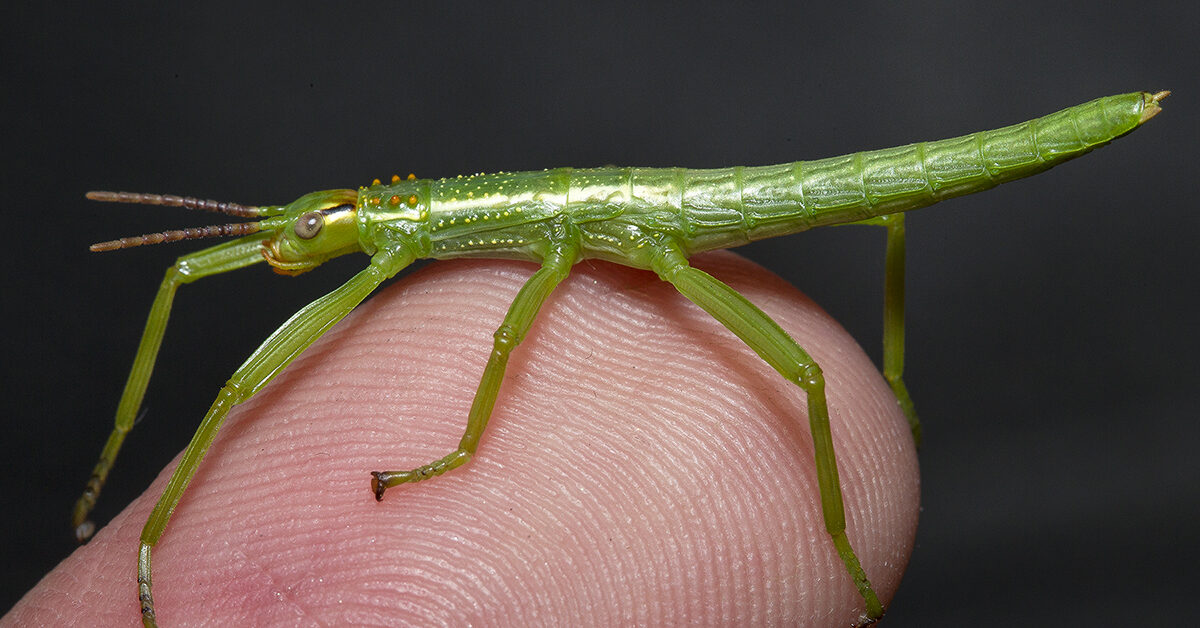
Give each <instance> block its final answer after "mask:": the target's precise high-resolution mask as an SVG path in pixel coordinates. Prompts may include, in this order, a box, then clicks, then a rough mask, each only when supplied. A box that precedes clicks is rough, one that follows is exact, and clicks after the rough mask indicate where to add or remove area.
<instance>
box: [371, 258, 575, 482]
mask: <svg viewBox="0 0 1200 628" xmlns="http://www.w3.org/2000/svg"><path fill="white" fill-rule="evenodd" d="M577 257H578V248H577V247H575V246H574V245H569V246H567V245H564V246H559V247H557V249H556V250H554V251H552V252H551V253H550V254H548V255H547V256H546V258H545V259H544V260H542V267H541V268H540V269H538V271H537V272H535V273H534V274H533V276H532V277H530V278H529V280H528V281H526V282H525V285H524V286H521V290H520V292H518V293H517V296H516V298H515V299H513V302H512V305H511V306H509V309H508V313H507V314H505V316H504V322H502V323H501V324H500V327H499V329H497V330H496V333H495V334H494V337H495V342H494V345H493V348H492V354H491V356H489V357H488V362H487V366H485V367H484V369H483V378H482V379H481V380H480V381H479V388H478V390H477V391H476V392H475V400H474V401H473V402H472V403H471V410H470V413H469V414H468V415H467V429H466V431H465V432H464V433H463V437H462V440H461V441H459V443H458V448H457V449H455V450H454V451H452V452H450V453H449V454H447V455H446V456H444V457H442V458H441V459H439V460H435V461H433V462H430V463H429V464H424V465H421V466H419V467H417V468H415V469H412V470H410V471H373V472H371V476H372V477H371V490H372V491H374V492H375V499H377V500H382V499H383V494H384V492H385V491H387V489H389V488H391V487H393V486H396V485H397V484H404V483H406V482H418V481H420V480H425V479H428V478H431V477H434V476H438V475H441V474H443V473H445V472H447V471H449V470H451V469H454V468H456V467H459V466H462V465H463V464H465V463H466V462H467V461H468V460H470V459H471V456H473V455H475V450H476V448H478V446H479V439H480V438H481V437H482V436H483V430H484V429H485V428H486V427H487V423H488V419H489V418H490V417H491V415H492V408H493V407H494V406H495V405H496V396H497V395H498V394H499V393H500V384H501V383H503V381H504V370H505V368H506V367H507V366H508V357H509V355H510V354H512V351H513V349H515V348H516V346H517V345H518V344H520V343H521V341H522V340H523V339H524V338H525V335H526V334H527V333H528V332H529V328H530V327H531V326H532V325H533V319H534V318H535V317H536V316H537V313H538V310H539V309H541V307H542V304H543V303H545V301H546V298H547V297H549V296H550V293H551V292H553V291H554V288H555V286H557V285H558V284H559V283H560V282H561V281H562V280H563V279H565V278H566V276H567V274H568V273H570V271H571V266H572V265H573V264H574V263H575V260H576V259H577Z"/></svg>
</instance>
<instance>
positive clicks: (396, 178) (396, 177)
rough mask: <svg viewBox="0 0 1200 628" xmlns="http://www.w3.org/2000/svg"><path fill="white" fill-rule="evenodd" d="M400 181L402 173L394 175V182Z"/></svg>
mask: <svg viewBox="0 0 1200 628" xmlns="http://www.w3.org/2000/svg"><path fill="white" fill-rule="evenodd" d="M399 182H400V175H398V174H394V175H392V183H399Z"/></svg>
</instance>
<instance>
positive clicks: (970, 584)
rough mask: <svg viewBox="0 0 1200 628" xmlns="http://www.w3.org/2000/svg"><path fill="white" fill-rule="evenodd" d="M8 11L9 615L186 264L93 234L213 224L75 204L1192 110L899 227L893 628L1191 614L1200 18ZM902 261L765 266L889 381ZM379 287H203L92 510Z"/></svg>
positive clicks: (783, 255) (917, 11) (848, 146)
mask: <svg viewBox="0 0 1200 628" xmlns="http://www.w3.org/2000/svg"><path fill="white" fill-rule="evenodd" d="M14 4H16V3H9V4H8V5H6V6H5V7H4V8H3V9H0V17H2V18H3V19H2V23H3V27H2V28H3V32H4V36H3V37H2V38H0V47H2V49H3V57H2V58H3V70H2V71H3V83H2V84H3V95H2V96H0V99H2V101H3V106H4V111H5V113H6V115H5V125H4V127H5V130H4V140H3V145H4V147H5V150H4V160H5V164H4V167H3V168H2V169H0V177H3V183H4V185H3V188H2V189H3V193H4V195H5V198H4V200H3V201H0V206H2V211H3V214H2V215H3V216H4V217H5V219H6V220H5V221H4V223H3V225H4V230H5V234H4V236H3V242H4V245H5V247H6V248H7V250H8V251H7V254H6V255H5V256H4V260H5V264H4V270H3V277H4V291H3V294H4V297H3V298H4V304H5V305H4V312H5V314H6V319H7V321H8V322H7V325H6V328H5V334H4V346H5V348H4V356H5V359H4V366H3V368H4V378H3V381H4V394H3V396H2V397H0V398H2V400H3V403H4V421H5V423H4V428H3V429H4V437H3V439H2V445H0V454H2V455H0V459H2V460H3V462H2V464H3V473H0V478H2V479H3V482H4V484H3V495H4V501H5V503H6V509H5V513H6V514H4V515H3V517H2V523H0V525H2V526H3V532H4V536H3V543H0V548H2V549H0V552H3V553H2V555H0V564H3V565H4V569H3V571H2V573H3V576H2V578H3V579H2V580H0V610H2V609H5V608H7V607H8V606H10V605H11V604H12V603H14V602H15V601H16V600H17V599H18V597H19V596H20V595H21V594H22V593H23V592H24V591H25V590H26V589H27V588H28V587H30V586H32V585H33V584H34V583H35V582H36V581H37V580H38V578H39V577H40V576H41V575H42V574H44V573H45V572H46V571H47V570H49V569H50V568H51V567H53V566H54V565H55V564H56V563H57V562H58V561H59V560H61V559H62V558H64V557H65V556H67V555H68V554H69V553H70V552H71V551H72V549H73V542H72V539H71V535H70V530H69V525H68V515H69V510H70V507H71V504H72V502H73V500H74V499H75V497H76V496H77V494H78V492H79V490H80V489H81V488H82V486H83V482H84V480H85V479H86V477H87V474H88V471H89V470H90V468H91V465H92V463H93V461H94V457H95V455H96V454H97V452H98V451H99V448H100V445H101V444H102V443H103V440H104V438H105V437H106V435H107V433H108V431H109V428H110V425H111V415H112V411H113V409H114V408H115V405H116V400H117V397H118V395H119V393H120V389H121V386H122V384H123V382H124V378H125V376H126V369H127V368H128V366H129V362H130V359H131V358H132V355H133V351H134V348H135V346H136V343H137V339H138V336H139V334H140V330H141V326H142V324H143V322H144V317H145V314H146V310H147V308H148V306H149V304H150V301H151V299H152V298H153V294H154V291H155V288H156V286H157V283H158V281H159V280H160V278H161V274H162V271H163V269H164V268H165V267H166V266H167V265H168V264H170V263H171V261H172V260H173V259H174V258H175V257H176V256H177V255H179V254H181V253H183V252H185V251H188V250H194V249H195V248H198V247H197V246H195V245H175V246H172V247H159V248H157V249H144V250H137V251H127V252H121V253H116V254H109V255H105V256H103V257H101V256H94V255H90V254H89V253H88V252H87V249H86V245H87V244H88V243H90V242H93V241H96V240H103V239H109V238H111V237H116V236H121V235H130V234H136V233H143V232H147V231H152V230H160V229H163V228H167V227H174V226H178V225H181V224H204V223H205V222H207V221H208V219H209V217H208V216H199V217H197V216H192V215H185V213H184V212H183V211H182V210H173V209H161V210H160V209H154V208H130V207H115V206H105V205H97V204H92V203H88V202H86V201H84V199H83V193H84V191H86V190H89V189H96V188H99V189H114V188H115V189H129V190H138V191H142V190H145V191H158V192H172V193H179V194H195V195H202V196H205V197H208V198H217V199H224V200H235V201H241V202H246V203H280V202H286V201H289V200H291V199H292V198H294V197H296V196H298V195H300V194H302V193H305V192H309V191H311V190H314V189H324V188H332V187H351V186H356V185H359V184H362V183H365V182H367V181H369V180H370V179H371V178H374V177H386V176H389V175H390V174H392V173H393V172H399V173H401V174H404V173H407V172H409V171H414V172H416V173H418V174H419V175H421V176H444V175H454V174H458V173H471V172H476V171H493V170H498V169H504V170H519V169H535V168H542V167H548V166H560V165H574V166H589V165H602V164H636V165H646V166H670V165H686V166H694V167H715V166H727V165H735V164H746V165H757V164H767V163H774V162H781V161H791V160H795V159H805V158H817V157H824V156H830V155H834V154H839V153H843V152H849V151H853V150H859V149H867V148H879V147H884V146H890V145H895V144H901V143H907V142H910V141H916V140H924V139H940V138H942V137H949V136H952V135H957V134H961V133H965V132H970V131H976V130H980V129H984V128H991V127H995V126H1001V125H1004V124H1009V123H1013V122H1017V121H1021V120H1024V119H1027V118H1030V117H1034V116H1037V115H1041V114H1044V113H1048V112H1050V111H1053V110H1056V109H1059V108H1062V107H1065V106H1069V105H1073V104H1077V103H1080V102H1083V101H1086V100H1090V99H1092V98H1095V97H1098V96H1103V95H1108V94H1113V93H1119V92H1126V91H1133V90H1139V89H1146V90H1157V89H1166V88H1170V89H1173V90H1175V92H1176V93H1175V96H1173V97H1172V98H1171V99H1170V100H1169V101H1167V102H1166V104H1165V109H1166V111H1165V113H1164V114H1163V115H1162V116H1160V117H1159V118H1158V119H1156V120H1155V121H1154V122H1153V123H1152V124H1150V125H1148V126H1147V128H1145V129H1143V130H1141V131H1139V132H1138V133H1136V134H1134V135H1133V136H1131V137H1129V138H1126V139H1123V140H1121V141H1120V142H1119V143H1118V144H1117V145H1115V146H1113V147H1111V148H1108V149H1105V150H1103V151H1100V152H1098V153H1096V154H1094V155H1091V156H1089V157H1087V158H1086V159H1084V160H1082V161H1079V162H1075V163H1072V164H1069V165H1067V166H1064V167H1062V168H1060V169H1057V170H1055V171H1053V172H1052V173H1049V174H1047V175H1043V176H1040V177H1036V178H1034V179H1031V180H1026V181H1022V182H1019V183H1015V184H1012V185H1009V186H1006V187H1004V188H1002V189H998V190H994V191H992V192H989V193H987V194H983V195H979V196H976V197H971V198H967V199H961V200H957V201H953V202H950V203H946V204H944V205H940V206H937V207H935V208H931V209H927V210H923V211H920V212H918V213H916V214H913V215H911V217H910V222H909V241H908V242H909V251H910V257H909V293H908V294H909V299H910V300H909V308H910V309H909V311H910V318H909V325H908V334H909V335H908V338H909V342H910V351H909V353H908V367H909V368H908V382H909V385H910V388H911V389H912V391H913V394H914V396H915V398H916V401H917V407H918V409H919V411H920V413H921V416H922V418H923V419H924V421H925V435H926V440H925V446H924V448H923V451H922V452H921V466H922V472H923V487H922V488H923V504H924V510H923V513H922V516H921V526H920V530H919V533H918V538H917V547H916V550H915V553H914V555H913V559H912V563H911V566H910V569H909V572H908V574H907V576H906V579H905V581H904V583H903V585H902V587H901V589H900V591H899V593H898V595H897V597H896V600H895V602H894V604H893V606H892V607H891V609H890V614H889V622H888V623H889V625H891V626H947V625H961V624H963V623H965V622H968V621H969V622H971V623H972V624H974V625H995V626H1010V625H1015V624H1018V623H1021V624H1026V625H1028V624H1030V623H1032V624H1051V623H1054V624H1072V625H1076V624H1087V625H1118V624H1125V625H1132V624H1141V625H1152V624H1153V623H1157V624H1159V625H1170V624H1174V623H1176V622H1177V621H1178V620H1179V619H1180V618H1182V617H1186V616H1189V615H1190V614H1191V613H1192V612H1194V609H1193V604H1192V602H1191V600H1192V599H1193V598H1194V589H1195V586H1196V585H1195V583H1196V582H1197V581H1200V570H1198V568H1197V566H1196V563H1195V559H1196V557H1197V549H1198V548H1200V538H1198V537H1200V531H1198V530H1200V525H1198V524H1200V517H1198V515H1200V506H1198V504H1200V489H1198V488H1197V487H1198V486H1200V471H1198V466H1200V465H1198V464H1197V463H1196V460H1195V451H1196V446H1197V444H1198V443H1200V428H1198V427H1197V420H1196V419H1197V407H1198V404H1197V397H1198V395H1197V392H1196V391H1197V382H1198V381H1200V377H1198V376H1200V369H1198V368H1197V365H1196V356H1197V354H1198V351H1197V349H1200V346H1198V345H1200V342H1198V341H1197V333H1196V329H1195V323H1194V321H1195V317H1196V310H1195V301H1196V286H1197V280H1196V278H1195V274H1194V272H1195V269H1196V267H1197V264H1196V262H1197V255H1196V253H1195V250H1196V247H1195V238H1196V235H1197V233H1198V232H1200V218H1198V217H1197V207H1196V203H1195V201H1194V196H1195V194H1194V193H1195V188H1196V185H1195V182H1196V177H1197V172H1196V170H1197V159H1196V156H1195V155H1196V152H1195V146H1196V142H1197V141H1198V140H1200V137H1198V133H1197V117H1198V114H1197V111H1198V108H1197V103H1200V90H1198V89H1197V87H1198V85H1197V81H1196V76H1197V63H1196V59H1197V56H1198V55H1197V52H1198V50H1197V47H1196V45H1195V34H1194V29H1195V25H1196V24H1197V17H1198V16H1197V14H1196V13H1195V10H1194V9H1187V10H1188V11H1192V12H1191V13H1190V14H1183V13H1180V12H1179V11H1180V9H1177V8H1174V7H1175V6H1176V3H1154V2H1142V3H1138V4H1137V5H1136V6H1134V7H1125V8H1121V9H1111V10H1099V9H1095V8H1091V6H1092V3H1088V2H1079V3H1067V4H1056V3H1042V2H1039V3H1032V6H1029V7H1024V8H1022V7H1020V6H1018V5H1014V4H1012V3H986V4H988V5H989V6H983V4H984V3H978V5H975V4H970V3H968V4H969V6H958V5H959V4H961V3H945V4H939V3H916V4H913V5H911V6H908V7H905V8H899V7H894V6H892V4H893V3H890V2H875V3H867V4H865V5H861V6H856V7H850V8H833V5H834V4H837V3H820V4H818V3H809V4H811V5H812V6H808V7H806V6H804V5H805V4H806V3H787V4H786V5H785V6H775V5H767V6H757V7H752V6H738V5H739V4H742V3H728V4H727V8H725V9H723V10H694V9H687V8H684V7H674V8H666V7H657V6H655V5H653V4H652V3H640V2H634V3H626V2H607V3H605V4H604V5H603V8H580V7H576V8H563V7H561V6H556V5H552V4H547V5H541V4H526V5H522V6H520V8H516V9H508V10H504V9H480V8H478V7H475V6H474V5H462V4H457V3H424V4H422V5H410V4H407V3H383V2H359V3H353V4H352V5H347V6H352V7H353V9H352V10H349V11H344V10H339V9H335V8H331V7H332V6H333V5H335V4H338V3H308V4H310V5H314V6H304V5H303V4H293V5H288V6H289V7H290V8H288V9H287V10H284V9H282V8H281V9H276V10H272V11H266V12H254V11H252V10H246V9H243V8H235V7H239V5H238V4H237V3H234V4H231V5H229V6H219V5H210V4H206V3H200V4H199V5H197V6H188V7H170V8H161V7H157V6H152V5H150V3H146V4H145V5H144V6H140V7H139V6H134V7H129V6H126V7H124V8H121V9H105V8H86V9H81V8H79V6H77V5H76V3H56V2H41V3H36V6H13V5H14ZM26 4H34V3H26ZM327 5H328V6H327ZM281 6H282V5H281ZM1004 7H1007V8H1004ZM882 245H883V236H882V234H881V233H879V232H878V230H865V229H858V230H856V229H842V230H823V231H816V232H812V233H807V234H802V235H799V236H793V237H789V238H785V239H779V240H776V241H769V242H764V243H758V244H755V245H752V246H748V247H745V248H744V249H742V253H744V254H745V255H747V256H749V257H751V258H753V259H755V260H758V261H759V262H761V263H763V264H765V265H767V266H768V267H770V268H772V269H773V270H775V271H776V272H778V273H780V274H782V275H784V276H785V277H787V278H788V279H789V280H790V281H791V282H793V283H794V284H796V285H798V286H799V287H801V288H802V289H803V290H805V291H807V292H808V293H809V294H811V295H812V296H813V297H814V298H816V299H817V300H818V301H819V302H820V303H822V304H823V305H824V306H825V307H826V308H827V309H828V310H830V311H831V312H832V313H833V314H834V315H835V316H837V317H838V318H839V319H840V320H841V321H842V322H843V323H844V324H845V326H846V327H847V328H848V329H849V330H850V331H851V333H853V334H854V335H855V336H856V337H857V338H859V340H860V341H861V342H862V344H863V345H864V346H865V347H867V350H868V352H870V353H871V355H872V356H873V357H874V358H875V359H876V360H878V358H879V349H878V345H879V313H880V307H881V306H880V299H881V282H882V270H881V267H882V252H883V251H882V249H883V246H882ZM359 266H361V259H354V260H350V261H343V262H341V263H338V264H334V265H333V267H332V268H328V269H323V270H322V271H321V272H316V273H312V274H311V275H307V276H305V277H304V278H302V279H284V278H277V277H275V276H274V275H272V274H271V273H269V272H267V271H266V270H265V269H264V268H261V267H256V268H254V269H251V270H247V271H242V272H240V273H236V274H234V275H230V276H227V277H223V278H220V279H214V280H210V281H207V282H201V283H200V284H196V285H193V286H189V287H187V288H185V289H184V290H183V291H181V294H180V298H179V300H178V301H177V310H176V314H175V317H174V318H173V319H172V327H171V329H170V331H169V333H168V334H167V339H166V343H165V347H164V349H163V353H162V356H161V358H160V362H159V363H160V365H161V367H160V371H159V372H158V373H157V375H156V379H155V380H154V381H153V383H152V385H151V389H150V392H149V395H148V397H147V401H146V405H147V406H148V407H149V409H150V414H149V416H148V417H147V419H146V420H145V421H144V423H143V424H142V425H140V426H139V427H138V429H136V430H135V431H134V433H133V435H132V436H131V437H130V439H129V441H128V444H127V448H126V450H125V455H124V457H123V458H122V459H121V461H120V463H119V465H118V467H117V469H116V471H115V473H114V475H113V477H112V481H111V483H110V484H109V486H108V488H107V490H106V493H105V499H104V500H102V504H101V506H100V508H99V512H98V516H99V520H100V521H106V520H107V519H108V518H109V517H111V516H112V515H113V514H114V513H115V512H117V510H119V509H120V508H122V507H124V505H125V504H126V503H127V502H128V501H129V500H130V499H131V498H132V497H133V496H135V495H136V494H137V493H139V492H140V491H141V490H142V489H143V488H144V487H145V486H146V484H147V483H148V482H149V481H150V479H151V478H152V477H153V474H154V473H155V472H157V471H158V470H159V469H160V468H161V467H162V466H163V465H164V464H165V463H166V462H168V461H169V460H170V459H171V457H172V456H174V455H175V453H176V452H177V451H179V449H180V448H182V447H183V446H184V445H185V444H186V442H187V440H188V438H189V435H190V433H191V431H192V429H193V428H194V426H195V422H192V421H189V422H184V423H177V422H174V421H168V420H165V419H164V417H174V416H184V417H187V416H191V417H195V418H196V420H197V421H198V420H199V418H200V416H201V415H202V413H203V412H204V410H205V409H206V408H207V407H208V404H209V403H210V402H211V397H212V395H213V394H214V393H215V392H216V390H217V388H218V386H219V385H220V384H221V383H222V382H223V381H224V380H225V378H226V377H227V376H228V374H229V373H230V372H232V370H233V369H234V368H235V367H236V366H237V365H238V364H239V363H240V362H241V360H242V359H243V358H244V356H245V355H246V354H247V352H248V351H249V350H250V349H252V348H253V347H254V346H255V345H256V344H257V343H258V342H259V341H260V340H261V339H262V338H264V337H265V336H266V335H267V334H268V333H269V332H270V331H271V330H272V329H273V328H274V327H275V326H276V325H277V324H278V323H280V322H281V321H282V320H283V319H284V318H286V317H287V316H288V315H290V314H291V313H292V312H294V311H295V310H296V309H298V308H299V307H300V306H301V305H303V304H304V303H306V302H308V301H309V300H311V299H313V298H315V297H316V296H317V295H320V294H322V293H323V292H325V291H326V290H328V289H331V288H332V287H333V286H335V285H337V284H338V283H340V282H341V281H342V280H344V279H345V278H346V277H348V276H349V274H350V273H352V272H353V271H354V270H355V269H356V268H357V267H359Z"/></svg>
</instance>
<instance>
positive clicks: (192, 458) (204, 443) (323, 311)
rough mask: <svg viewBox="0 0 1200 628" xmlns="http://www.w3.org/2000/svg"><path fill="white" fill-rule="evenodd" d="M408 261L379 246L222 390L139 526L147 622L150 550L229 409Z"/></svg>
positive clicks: (141, 595) (151, 614)
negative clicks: (366, 262)
mask: <svg viewBox="0 0 1200 628" xmlns="http://www.w3.org/2000/svg"><path fill="white" fill-rule="evenodd" d="M412 260H413V255H412V254H411V253H410V252H408V251H407V250H390V249H383V250H380V252H378V253H376V254H375V255H374V256H373V257H372V258H371V264H370V266H368V267H367V268H365V269H364V270H362V271H360V272H359V273H358V274H357V275H355V276H354V277H352V278H351V279H350V280H349V281H347V282H346V283H344V284H342V286H341V287H339V288H338V289H336V290H334V291H333V292H330V293H329V294H327V295H325V296H323V297H321V298H319V299H317V300H316V301H313V302H312V303H309V304H308V305H306V306H305V307H304V308H303V309H301V310H300V311H299V312H296V313H295V314H294V315H293V316H292V317H291V318H290V319H288V320H287V322H285V323H284V324H283V325H282V326H280V327H279V329H277V330H275V333H273V334H271V336H270V337H269V338H267V339H266V341H264V342H263V344H262V345H261V346H259V347H258V349H255V350H254V353H252V354H250V357H249V358H248V359H247V360H246V361H245V362H244V363H243V364H242V366H241V367H239V368H238V370H237V371H236V372H234V374H233V376H232V377H230V378H229V381H228V382H227V383H226V384H225V386H224V387H222V388H221V391H220V392H219V393H218V394H217V399H216V401H214V402H213V404H212V406H211V407H210V408H209V410H208V413H207V414H205V416H204V420H203V421H201V423H200V427H199V428H197V429H196V434H195V435H194V436H193V437H192V442H190V443H188V446H187V449H185V450H184V452H183V458H182V459H181V460H180V461H179V466H177V467H176V468H175V471H174V473H172V474H171V479H170V480H169V481H168V482H167V487H166V489H164V490H163V494H162V496H161V497H159V499H158V502H157V503H156V504H155V505H154V510H153V511H151V513H150V518H149V519H148V520H147V521H146V525H145V527H143V528H142V537H141V546H140V548H139V551H138V599H139V601H140V603H141V611H142V623H143V624H144V625H145V626H155V625H157V620H156V617H155V610H154V596H153V593H152V585H151V569H150V567H151V560H150V553H151V549H152V548H153V547H154V545H155V544H157V543H158V541H159V539H160V538H161V537H162V534H163V531H164V530H165V529H166V527H167V522H168V521H170V519H171V514H172V513H173V512H174V511H175V507H176V506H177V505H179V500H180V498H181V497H183V492H184V491H185V490H186V489H187V486H188V483H189V482H191V480H192V476H194V475H195V474H196V471H197V469H199V468H200V463H201V461H203V459H204V455H205V454H206V453H207V452H208V448H209V446H210V445H212V442H213V439H214V438H216V436H217V431H218V430H220V429H221V424H222V423H223V422H224V421H225V416H226V415H227V414H228V413H229V410H230V409H232V408H233V406H235V405H237V404H239V403H241V402H243V401H245V400H247V399H249V398H250V397H252V396H253V395H254V394H255V393H257V392H258V391H259V390H261V389H262V388H263V386H266V385H267V382H269V381H271V379H273V378H274V377H275V375H276V374H278V373H279V372H280V371H281V370H283V368H284V367H285V366H287V365H288V363H290V362H291V361H292V359H293V358H295V357H296V356H297V355H299V354H300V352H301V351H304V350H305V349H306V348H308V346H309V345H311V344H312V343H313V342H315V341H316V340H317V339H318V338H320V337H321V335H322V334H324V333H325V332H326V331H327V330H328V329H329V328H330V327H332V326H333V325H334V324H335V323H337V322H338V321H339V320H341V319H342V318H343V317H344V316H346V314H349V313H350V311H351V310H353V309H354V308H355V307H356V306H357V305H358V304H359V303H361V302H362V300H363V299H365V298H367V295H369V294H371V292H372V291H374V290H375V288H377V287H378V286H379V284H380V283H381V282H382V281H383V280H384V279H387V278H389V277H391V276H393V275H395V274H396V273H397V272H399V271H400V270H401V269H403V268H404V267H405V266H407V265H408V264H410V263H411V262H412Z"/></svg>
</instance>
